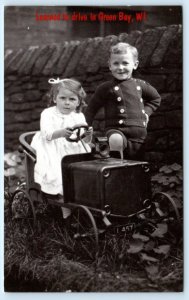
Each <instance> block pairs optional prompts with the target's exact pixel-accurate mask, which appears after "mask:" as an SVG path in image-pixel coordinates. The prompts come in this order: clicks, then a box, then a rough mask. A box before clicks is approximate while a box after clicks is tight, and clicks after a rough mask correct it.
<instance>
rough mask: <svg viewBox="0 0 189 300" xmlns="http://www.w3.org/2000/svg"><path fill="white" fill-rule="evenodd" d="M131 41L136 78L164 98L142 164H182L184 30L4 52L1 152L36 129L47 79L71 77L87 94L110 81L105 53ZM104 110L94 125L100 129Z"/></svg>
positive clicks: (152, 120)
mask: <svg viewBox="0 0 189 300" xmlns="http://www.w3.org/2000/svg"><path fill="white" fill-rule="evenodd" d="M116 41H123V42H129V43H130V44H132V45H134V46H136V47H137V48H138V50H139V58H140V65H139V68H138V70H137V72H135V74H134V77H138V78H141V79H144V80H146V81H148V82H150V83H151V84H152V85H153V86H154V87H156V88H157V90H158V91H159V93H160V94H161V96H162V104H161V107H160V108H159V109H158V111H157V112H156V113H155V114H154V115H153V116H151V118H150V122H149V126H148V138H147V143H146V159H150V160H156V161H167V162H168V161H169V162H171V161H177V162H180V161H181V160H182V103H183V99H182V97H183V87H182V26H181V25H171V26H168V27H157V28H155V29H149V30H146V31H144V32H140V31H133V32H131V34H129V35H128V34H127V33H121V34H120V35H119V36H107V37H105V38H100V37H96V38H89V39H86V40H84V41H82V42H78V41H72V42H64V43H63V44H61V45H49V46H42V47H29V48H27V49H19V50H17V51H12V50H6V52H5V151H10V150H14V149H16V148H17V147H18V137H19V135H20V134H21V133H23V132H26V131H32V130H37V129H39V118H40V113H41V111H42V110H43V108H45V107H46V100H45V97H44V95H45V94H46V92H47V91H48V89H49V84H48V79H49V78H51V77H61V78H63V77H64V78H65V77H74V78H76V79H78V80H80V81H81V83H82V85H83V87H84V88H85V90H86V92H87V101H89V99H90V96H91V95H92V94H93V93H94V90H95V88H96V87H97V86H98V85H99V84H100V83H102V82H104V81H105V80H108V79H109V78H110V72H109V70H108V65H107V60H108V49H109V46H110V45H111V44H112V43H114V42H116ZM103 126H104V122H103V110H101V111H100V112H99V113H98V114H97V116H96V120H95V121H94V128H95V130H96V131H99V130H102V129H103Z"/></svg>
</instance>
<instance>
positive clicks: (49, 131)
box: [40, 110, 54, 141]
mask: <svg viewBox="0 0 189 300" xmlns="http://www.w3.org/2000/svg"><path fill="white" fill-rule="evenodd" d="M40 129H41V134H42V137H43V138H44V139H45V140H47V141H51V140H52V135H53V132H54V128H53V122H52V116H51V114H50V113H49V112H48V111H47V110H44V111H43V112H42V113H41V119H40Z"/></svg>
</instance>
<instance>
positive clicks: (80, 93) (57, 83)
mask: <svg viewBox="0 0 189 300" xmlns="http://www.w3.org/2000/svg"><path fill="white" fill-rule="evenodd" d="M49 82H50V81H49ZM62 87H63V88H65V89H67V90H69V91H71V92H73V93H74V94H76V95H77V97H78V99H79V106H78V107H77V108H76V112H80V111H82V108H83V107H84V106H86V103H85V101H84V99H85V98H86V93H85V91H84V89H83V88H82V86H81V83H80V82H79V81H77V80H75V79H71V78H65V79H57V80H54V82H53V84H52V87H51V89H50V91H49V93H48V94H47V96H48V98H49V101H48V102H49V103H48V106H51V104H52V102H53V101H55V100H56V97H57V95H58V93H59V91H60V88H62Z"/></svg>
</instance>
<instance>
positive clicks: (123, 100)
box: [85, 78, 161, 128]
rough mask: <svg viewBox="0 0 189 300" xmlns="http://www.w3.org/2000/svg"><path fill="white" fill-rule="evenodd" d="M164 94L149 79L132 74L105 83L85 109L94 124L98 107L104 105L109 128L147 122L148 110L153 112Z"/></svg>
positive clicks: (150, 112)
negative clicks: (159, 92) (142, 78)
mask: <svg viewBox="0 0 189 300" xmlns="http://www.w3.org/2000/svg"><path fill="white" fill-rule="evenodd" d="M160 102H161V97H160V95H159V94H158V92H157V91H156V89H155V88H154V87H152V86H151V85H150V84H149V83H147V82H145V81H143V80H140V79H134V78H131V79H129V80H124V81H119V80H116V79H115V78H114V79H113V80H110V81H107V82H105V83H102V84H101V85H100V86H99V87H98V88H97V89H96V92H95V94H94V96H93V97H92V98H91V99H90V103H89V105H88V107H87V110H86V114H85V116H86V120H87V123H88V124H89V125H92V122H93V119H94V117H95V115H96V113H97V111H98V110H99V109H100V108H101V107H104V109H105V127H106V128H111V127H113V128H124V127H126V126H139V127H146V126H147V123H146V121H147V118H146V115H145V113H146V114H147V115H148V116H150V115H151V114H152V113H153V112H154V111H155V110H156V109H157V108H158V106H159V105H160Z"/></svg>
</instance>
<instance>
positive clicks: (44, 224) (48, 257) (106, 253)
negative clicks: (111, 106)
mask: <svg viewBox="0 0 189 300" xmlns="http://www.w3.org/2000/svg"><path fill="white" fill-rule="evenodd" d="M161 172H162V176H165V174H166V185H165V180H162V176H160V174H161ZM161 172H160V173H158V176H156V175H155V176H156V177H154V178H153V184H154V189H157V188H158V189H159V186H160V185H161V186H160V190H161V191H165V189H166V192H169V189H172V190H173V188H172V187H171V186H172V185H173V184H176V187H177V189H176V188H175V189H174V190H175V191H177V193H176V195H173V196H175V197H176V198H177V199H179V203H181V181H179V182H177V181H178V180H177V178H178V175H179V178H181V170H180V167H178V165H173V166H172V167H171V168H170V167H166V168H163V169H162V170H161ZM12 173H13V175H11V176H12V177H8V178H7V180H6V181H5V227H4V228H5V268H4V273H5V290H6V291H9V292H45V291H46V292H150V291H151V292H165V291H167V292H181V291H182V290H183V240H182V235H183V230H182V220H181V222H173V223H172V224H168V230H165V224H160V225H159V228H158V230H159V231H157V232H156V235H155V236H153V234H151V233H150V231H149V230H147V231H145V230H143V232H142V231H138V232H136V235H135V236H133V235H132V234H129V235H125V236H119V235H113V234H110V235H107V236H106V238H105V239H101V240H100V251H99V256H98V258H97V259H96V260H92V259H91V258H89V257H88V256H87V255H86V252H85V253H84V251H83V250H82V249H81V248H80V247H78V244H77V242H76V241H75V240H73V239H72V238H71V237H70V234H69V231H67V229H66V228H65V227H64V226H63V225H62V224H61V213H60V210H59V211H56V210H54V211H53V210H52V208H51V207H50V206H49V207H47V208H46V209H45V208H44V209H42V210H41V211H40V212H39V213H38V218H37V220H38V223H37V227H36V229H35V230H33V228H32V227H30V226H28V224H26V223H25V222H24V221H23V220H21V219H20V220H19V219H17V220H16V219H14V218H13V217H12V214H11V210H10V204H11V202H10V199H11V194H12V192H13V191H14V190H15V184H16V182H17V181H18V178H17V176H15V172H13V171H12ZM20 173H21V174H23V170H22V169H21V172H20ZM169 174H170V176H169ZM18 177H19V176H18ZM175 178H176V179H175ZM180 180H181V179H180ZM13 181H14V183H13ZM170 185H171V186H170ZM178 193H180V194H179V197H177V195H178ZM162 230H163V231H162Z"/></svg>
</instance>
